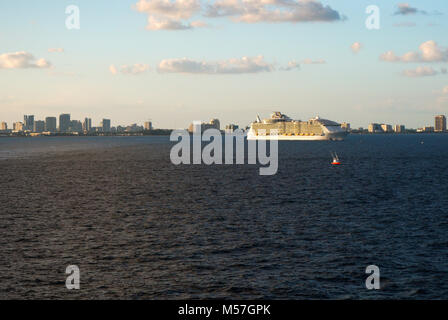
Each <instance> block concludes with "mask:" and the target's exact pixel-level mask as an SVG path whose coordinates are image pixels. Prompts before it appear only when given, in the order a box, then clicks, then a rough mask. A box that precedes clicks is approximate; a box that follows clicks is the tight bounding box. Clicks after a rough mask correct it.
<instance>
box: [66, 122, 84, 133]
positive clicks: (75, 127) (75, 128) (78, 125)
mask: <svg viewBox="0 0 448 320" xmlns="http://www.w3.org/2000/svg"><path fill="white" fill-rule="evenodd" d="M69 131H70V132H82V122H81V121H78V120H72V121H70V128H69Z"/></svg>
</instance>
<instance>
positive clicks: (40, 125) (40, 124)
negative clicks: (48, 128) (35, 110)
mask: <svg viewBox="0 0 448 320" xmlns="http://www.w3.org/2000/svg"><path fill="white" fill-rule="evenodd" d="M44 131H45V121H41V120H37V121H34V128H33V132H37V133H41V132H44Z"/></svg>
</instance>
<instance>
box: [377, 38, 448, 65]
mask: <svg viewBox="0 0 448 320" xmlns="http://www.w3.org/2000/svg"><path fill="white" fill-rule="evenodd" d="M419 50H420V52H408V53H405V54H404V55H403V56H397V55H396V54H395V53H394V52H393V51H388V52H386V53H383V54H382V55H381V56H380V59H381V60H383V61H387V62H447V61H448V49H445V48H441V47H439V45H438V44H437V42H435V41H434V40H430V41H426V42H423V43H422V44H421V45H420V46H419Z"/></svg>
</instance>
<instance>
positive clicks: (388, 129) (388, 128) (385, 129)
mask: <svg viewBox="0 0 448 320" xmlns="http://www.w3.org/2000/svg"><path fill="white" fill-rule="evenodd" d="M381 130H383V132H387V133H390V132H393V130H392V126H391V125H390V124H382V125H381Z"/></svg>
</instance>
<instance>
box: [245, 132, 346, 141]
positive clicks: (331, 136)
mask: <svg viewBox="0 0 448 320" xmlns="http://www.w3.org/2000/svg"><path fill="white" fill-rule="evenodd" d="M346 136H347V133H346V132H345V131H344V132H338V133H327V134H325V135H321V136H317V135H316V136H305V135H303V136H288V135H277V136H261V135H259V136H257V135H254V133H253V132H252V131H251V130H250V131H249V132H248V133H247V140H285V141H319V140H320V141H341V140H344V139H345V137H346Z"/></svg>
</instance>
